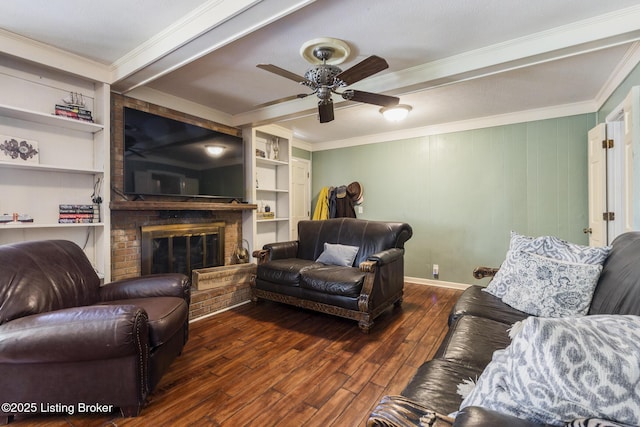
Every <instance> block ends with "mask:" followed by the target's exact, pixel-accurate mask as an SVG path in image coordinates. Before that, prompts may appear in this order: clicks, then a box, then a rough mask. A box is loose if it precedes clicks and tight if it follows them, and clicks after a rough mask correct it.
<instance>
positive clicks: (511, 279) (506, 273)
mask: <svg viewBox="0 0 640 427" xmlns="http://www.w3.org/2000/svg"><path fill="white" fill-rule="evenodd" d="M610 251H611V246H604V247H590V246H583V245H578V244H575V243H570V242H566V241H564V240H562V239H558V238H557V237H553V236H541V237H535V238H534V237H528V236H523V235H520V234H518V233H516V232H514V231H512V232H511V240H510V242H509V250H508V251H507V255H506V258H505V260H504V262H503V263H502V265H501V266H500V269H499V270H498V272H497V273H496V275H495V277H494V278H493V280H491V282H489V284H488V286H487V287H486V288H485V289H483V290H484V291H486V292H489V293H490V294H491V295H494V296H496V297H498V298H500V299H502V298H503V297H504V296H505V295H506V293H507V290H508V289H510V288H511V287H513V286H518V285H519V282H518V277H517V276H513V274H511V273H512V272H513V271H514V270H515V269H518V268H520V266H521V264H522V262H523V259H522V258H523V256H524V255H523V254H536V255H540V256H543V257H547V258H551V259H555V260H558V261H566V262H573V263H578V264H593V265H600V266H601V265H602V264H603V263H604V261H605V260H606V259H607V257H608V256H609V252H610Z"/></svg>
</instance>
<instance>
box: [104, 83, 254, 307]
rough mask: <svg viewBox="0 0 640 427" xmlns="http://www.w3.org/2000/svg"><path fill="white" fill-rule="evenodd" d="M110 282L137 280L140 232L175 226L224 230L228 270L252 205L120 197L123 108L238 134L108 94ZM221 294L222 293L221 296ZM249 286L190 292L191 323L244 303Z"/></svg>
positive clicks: (227, 128) (204, 121)
mask: <svg viewBox="0 0 640 427" xmlns="http://www.w3.org/2000/svg"><path fill="white" fill-rule="evenodd" d="M111 95H112V96H111V190H112V191H111V203H110V208H111V278H112V280H119V279H125V278H129V277H137V276H140V275H141V274H142V253H141V250H142V247H141V238H142V227H151V226H160V225H174V224H194V225H197V224H211V223H222V224H224V236H223V240H224V253H223V257H222V259H223V262H224V265H225V266H226V265H230V264H231V259H232V255H233V251H234V250H235V248H236V245H237V244H240V243H241V242H242V219H243V212H245V211H248V210H252V209H256V205H252V204H243V203H220V202H209V201H207V200H206V199H188V200H178V199H176V198H171V197H162V196H153V197H145V199H144V200H135V199H133V198H131V197H128V196H125V195H124V192H123V188H124V170H123V155H124V137H123V135H124V132H123V120H122V119H123V107H125V106H127V107H132V108H136V109H139V110H142V111H148V112H152V113H154V114H158V115H162V116H166V117H170V118H174V119H178V120H181V121H185V122H189V123H192V124H196V125H198V126H203V127H208V128H210V129H214V130H217V131H219V132H224V133H227V134H230V135H235V136H240V135H241V130H240V129H237V128H233V127H229V126H225V125H220V124H218V123H215V122H211V121H209V120H205V119H202V118H198V117H194V116H190V115H188V114H185V113H181V112H178V111H175V110H170V109H168V108H165V107H160V106H157V105H153V104H150V103H147V102H143V101H140V100H136V99H133V98H129V97H126V96H123V95H120V94H116V93H112V94H111ZM225 292H227V293H226V294H225ZM248 299H249V290H248V286H232V287H230V288H229V289H227V290H224V289H213V290H211V291H195V292H193V293H192V303H191V318H192V319H193V318H194V317H198V316H201V315H206V314H208V313H209V312H213V311H217V310H219V309H222V308H225V307H224V305H229V304H231V305H234V302H235V303H237V302H241V301H239V300H248Z"/></svg>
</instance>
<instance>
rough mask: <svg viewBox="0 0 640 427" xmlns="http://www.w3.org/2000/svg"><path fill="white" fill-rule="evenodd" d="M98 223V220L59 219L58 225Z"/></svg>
mask: <svg viewBox="0 0 640 427" xmlns="http://www.w3.org/2000/svg"><path fill="white" fill-rule="evenodd" d="M96 222H100V218H60V219H58V224H92V223H96Z"/></svg>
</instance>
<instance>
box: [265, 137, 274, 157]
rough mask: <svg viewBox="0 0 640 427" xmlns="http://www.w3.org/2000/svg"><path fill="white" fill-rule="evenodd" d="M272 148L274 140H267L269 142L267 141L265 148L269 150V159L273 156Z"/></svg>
mask: <svg viewBox="0 0 640 427" xmlns="http://www.w3.org/2000/svg"><path fill="white" fill-rule="evenodd" d="M272 148H273V142H271V141H267V143H266V148H265V150H266V152H267V159H270V158H271V149H272Z"/></svg>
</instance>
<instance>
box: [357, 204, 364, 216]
mask: <svg viewBox="0 0 640 427" xmlns="http://www.w3.org/2000/svg"><path fill="white" fill-rule="evenodd" d="M358 213H359V214H361V213H364V209H363V208H362V206H358Z"/></svg>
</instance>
